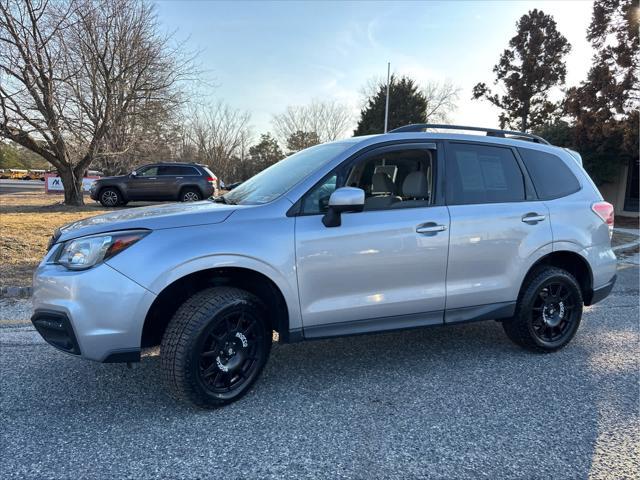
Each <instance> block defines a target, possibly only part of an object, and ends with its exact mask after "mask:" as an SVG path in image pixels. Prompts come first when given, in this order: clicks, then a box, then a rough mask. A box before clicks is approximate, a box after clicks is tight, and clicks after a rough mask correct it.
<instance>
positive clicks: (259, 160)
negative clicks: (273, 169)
mask: <svg viewBox="0 0 640 480" xmlns="http://www.w3.org/2000/svg"><path fill="white" fill-rule="evenodd" d="M283 158H284V154H283V153H282V150H280V147H279V146H278V142H277V141H276V139H275V138H273V137H272V136H271V135H270V134H269V133H265V134H263V135H260V141H259V142H258V143H257V144H256V145H254V146H252V147H251V148H249V165H248V168H247V171H246V172H244V174H245V175H244V176H245V178H250V177H252V176H253V175H255V174H256V173H258V172H261V171H262V170H264V169H265V168H267V167H270V166H271V165H273V164H274V163H276V162H278V161H280V160H282V159H283Z"/></svg>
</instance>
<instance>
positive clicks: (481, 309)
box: [444, 302, 516, 325]
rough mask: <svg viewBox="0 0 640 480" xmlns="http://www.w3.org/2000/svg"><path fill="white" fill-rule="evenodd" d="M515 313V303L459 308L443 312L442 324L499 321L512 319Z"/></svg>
mask: <svg viewBox="0 0 640 480" xmlns="http://www.w3.org/2000/svg"><path fill="white" fill-rule="evenodd" d="M515 313H516V302H498V303H487V304H486V305H474V306H471V307H459V308H452V309H449V310H445V312H444V323H445V324H446V325H449V324H452V323H465V322H478V321H481V320H499V319H502V318H510V317H513V316H514V315H515Z"/></svg>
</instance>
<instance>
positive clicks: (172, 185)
mask: <svg viewBox="0 0 640 480" xmlns="http://www.w3.org/2000/svg"><path fill="white" fill-rule="evenodd" d="M160 174H161V177H160V178H161V179H162V182H163V189H164V193H165V195H166V196H167V198H170V199H176V198H178V195H179V193H180V190H181V189H182V188H183V187H185V186H190V187H198V180H199V179H200V176H201V175H200V173H199V172H198V170H196V169H195V168H194V167H190V166H188V165H165V166H163V167H161V168H160Z"/></svg>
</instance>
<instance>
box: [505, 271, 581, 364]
mask: <svg viewBox="0 0 640 480" xmlns="http://www.w3.org/2000/svg"><path fill="white" fill-rule="evenodd" d="M582 307H583V300H582V293H581V291H580V286H579V285H578V282H577V281H576V279H575V278H574V277H573V275H571V274H570V273H569V272H567V271H565V270H562V269H560V268H556V267H544V268H542V269H541V270H538V271H537V272H536V273H535V274H534V275H532V276H531V279H530V280H528V281H527V283H526V284H525V285H524V286H523V290H522V292H521V293H520V298H519V299H518V304H517V306H516V314H515V315H514V317H513V318H510V319H508V320H504V321H503V322H502V326H503V328H504V331H505V333H506V334H507V336H508V337H509V339H511V341H513V342H514V343H515V344H517V345H520V346H521V347H524V348H526V349H527V350H531V351H534V352H538V353H547V352H554V351H556V350H559V349H560V348H562V347H564V346H565V345H566V344H568V343H569V342H570V341H571V339H572V338H573V337H574V336H575V334H576V332H577V330H578V327H579V326H580V320H581V319H582Z"/></svg>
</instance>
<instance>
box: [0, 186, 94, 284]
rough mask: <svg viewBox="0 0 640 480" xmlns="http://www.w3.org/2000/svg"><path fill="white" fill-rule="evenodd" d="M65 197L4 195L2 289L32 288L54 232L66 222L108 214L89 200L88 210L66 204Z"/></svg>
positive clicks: (0, 202) (0, 201)
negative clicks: (3, 287)
mask: <svg viewBox="0 0 640 480" xmlns="http://www.w3.org/2000/svg"><path fill="white" fill-rule="evenodd" d="M62 201H63V196H62V195H47V194H45V193H43V192H24V193H11V194H2V195H0V286H21V287H23V286H29V285H31V275H32V274H33V270H34V269H35V267H36V266H37V265H38V263H40V260H42V257H43V256H44V254H45V252H46V250H47V242H48V241H49V238H50V237H51V234H52V233H53V231H54V230H55V229H56V228H58V227H59V226H61V225H64V224H65V223H70V222H73V221H75V220H80V219H82V218H86V217H91V216H94V215H98V214H100V213H104V212H106V211H107V210H105V209H104V208H103V207H102V206H101V205H99V204H97V203H95V202H94V201H93V200H91V199H90V198H89V197H86V198H85V201H86V202H87V205H85V206H84V207H66V206H64V205H62Z"/></svg>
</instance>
